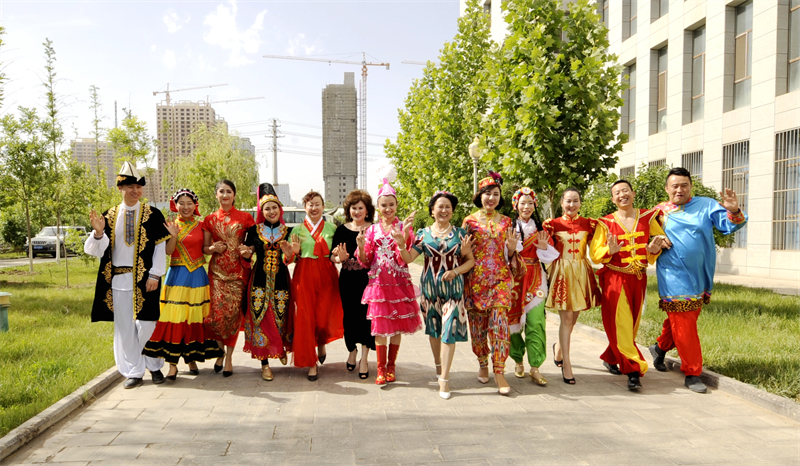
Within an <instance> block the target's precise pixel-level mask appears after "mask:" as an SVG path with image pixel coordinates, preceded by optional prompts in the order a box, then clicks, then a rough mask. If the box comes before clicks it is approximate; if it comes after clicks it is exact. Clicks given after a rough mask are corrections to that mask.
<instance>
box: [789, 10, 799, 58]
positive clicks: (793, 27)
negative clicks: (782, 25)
mask: <svg viewBox="0 0 800 466" xmlns="http://www.w3.org/2000/svg"><path fill="white" fill-rule="evenodd" d="M798 1H800V0H798ZM795 58H800V7H798V8H797V9H796V10H794V11H793V12H791V13H790V14H789V60H794V59H795Z"/></svg>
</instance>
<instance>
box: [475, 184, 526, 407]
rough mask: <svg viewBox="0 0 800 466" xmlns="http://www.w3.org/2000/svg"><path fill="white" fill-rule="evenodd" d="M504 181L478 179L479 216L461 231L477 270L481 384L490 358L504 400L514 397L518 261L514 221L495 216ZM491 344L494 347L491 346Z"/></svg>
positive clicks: (487, 376) (478, 355) (477, 331)
mask: <svg viewBox="0 0 800 466" xmlns="http://www.w3.org/2000/svg"><path fill="white" fill-rule="evenodd" d="M502 184H503V178H502V177H501V176H500V174H499V173H494V172H489V176H487V177H486V178H484V179H482V180H480V182H479V184H478V192H477V194H475V197H474V198H473V203H474V204H475V206H476V207H478V208H480V210H479V211H477V212H475V213H473V214H471V215H469V216H468V217H467V218H465V219H464V224H463V225H462V228H464V229H465V230H467V233H469V234H470V235H472V238H473V240H474V245H473V247H472V253H473V254H474V255H475V267H473V269H472V270H471V271H470V273H469V275H468V276H467V287H466V290H467V292H466V306H467V309H468V317H469V327H470V335H471V336H472V352H473V353H475V355H476V356H477V357H478V364H479V366H480V369H479V370H478V381H479V382H480V383H487V382H489V355H491V357H492V368H493V372H494V381H495V383H496V384H497V388H498V392H499V393H500V394H501V395H508V394H510V393H511V387H510V386H509V385H508V382H507V381H506V378H505V375H504V371H505V364H506V359H508V349H509V334H508V310H509V308H510V307H511V299H512V298H511V290H512V287H513V285H514V280H513V277H512V274H511V267H510V263H511V261H515V260H516V254H517V248H518V247H519V246H520V244H519V237H518V235H517V234H516V232H515V231H514V224H513V222H512V221H511V219H510V218H508V217H506V216H505V215H502V214H500V213H499V212H497V211H496V209H499V208H500V207H502V206H503V197H502V195H501V191H500V187H501V186H502ZM490 341H491V346H490Z"/></svg>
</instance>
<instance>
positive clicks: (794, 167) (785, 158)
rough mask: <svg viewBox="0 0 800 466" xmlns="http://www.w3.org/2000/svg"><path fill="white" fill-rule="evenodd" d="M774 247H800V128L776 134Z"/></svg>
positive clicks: (791, 248)
mask: <svg viewBox="0 0 800 466" xmlns="http://www.w3.org/2000/svg"><path fill="white" fill-rule="evenodd" d="M773 199H774V202H773V207H772V249H777V250H782V251H785V250H793V251H797V250H800V128H798V129H793V130H791V131H784V132H782V133H778V134H776V135H775V193H774V198H773Z"/></svg>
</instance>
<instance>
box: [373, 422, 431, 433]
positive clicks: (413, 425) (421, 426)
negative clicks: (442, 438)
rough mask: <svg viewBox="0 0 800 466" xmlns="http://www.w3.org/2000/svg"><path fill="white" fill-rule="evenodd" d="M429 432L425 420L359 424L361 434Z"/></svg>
mask: <svg viewBox="0 0 800 466" xmlns="http://www.w3.org/2000/svg"><path fill="white" fill-rule="evenodd" d="M418 430H428V426H427V424H425V420H424V419H397V420H393V421H366V422H361V423H359V424H358V431H359V432H392V433H394V432H406V431H412V432H413V431H418Z"/></svg>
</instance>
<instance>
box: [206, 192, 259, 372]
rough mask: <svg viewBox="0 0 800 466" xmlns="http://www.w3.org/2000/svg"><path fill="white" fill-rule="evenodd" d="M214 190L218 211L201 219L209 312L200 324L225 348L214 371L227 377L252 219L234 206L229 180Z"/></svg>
mask: <svg viewBox="0 0 800 466" xmlns="http://www.w3.org/2000/svg"><path fill="white" fill-rule="evenodd" d="M215 191H216V196H217V201H218V202H219V210H217V211H216V212H214V213H213V214H210V215H208V216H206V218H205V220H203V253H204V254H210V255H211V262H210V263H209V264H208V276H209V278H208V281H209V285H210V287H211V312H210V313H209V315H208V317H206V318H205V320H204V321H203V323H204V324H205V326H206V329H207V330H208V332H209V334H210V335H212V336H213V337H214V338H215V339H216V340H217V342H218V343H219V345H220V348H222V347H223V346H225V347H227V349H226V351H225V365H224V366H222V365H220V363H221V362H222V361H221V359H222V358H218V359H217V362H216V363H215V364H214V371H216V372H219V371H223V372H222V375H223V376H225V377H230V376H231V375H233V349H234V347H235V346H236V340H237V339H238V337H239V328H240V326H241V325H242V298H243V296H244V292H245V287H246V286H247V284H248V283H249V280H250V261H249V260H246V259H244V258H243V257H242V256H241V253H242V251H244V250H249V249H248V248H246V247H245V246H244V245H243V244H242V242H243V241H244V236H245V233H247V230H248V229H249V228H250V227H251V226H253V225H255V221H253V217H252V216H251V215H250V214H248V213H246V212H241V211H239V210H237V209H236V207H234V206H233V204H234V201H235V200H236V185H234V184H233V182H232V181H229V180H222V181H220V182H219V183H217V186H216V189H215Z"/></svg>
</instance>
